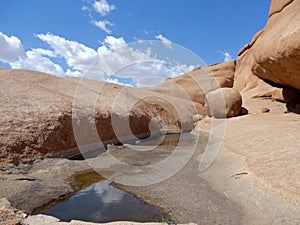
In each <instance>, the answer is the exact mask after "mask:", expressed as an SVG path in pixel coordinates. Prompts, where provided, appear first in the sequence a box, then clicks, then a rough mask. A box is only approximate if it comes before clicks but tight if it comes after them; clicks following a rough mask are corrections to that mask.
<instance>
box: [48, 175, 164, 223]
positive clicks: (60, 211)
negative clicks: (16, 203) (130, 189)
mask: <svg viewBox="0 0 300 225" xmlns="http://www.w3.org/2000/svg"><path fill="white" fill-rule="evenodd" d="M43 214H46V215H51V216H54V217H57V218H59V219H60V220H61V221H65V222H69V221H71V220H82V221H88V222H97V223H104V222H112V221H122V220H123V221H137V222H149V221H162V219H163V217H164V215H163V214H162V213H161V212H160V211H159V210H158V209H157V208H155V207H153V206H151V205H147V204H146V203H144V202H143V201H141V200H140V199H138V198H136V197H134V196H133V195H131V194H128V193H127V192H124V191H122V190H119V189H117V188H115V187H113V186H111V185H110V181H107V180H104V181H100V182H98V183H95V184H93V185H91V186H89V187H87V188H86V189H84V190H81V191H78V192H77V193H76V194H75V195H74V196H72V197H71V198H69V199H67V200H65V201H63V202H61V203H59V204H57V205H55V206H54V207H52V208H50V209H48V210H47V211H45V212H43Z"/></svg>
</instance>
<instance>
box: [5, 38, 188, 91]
mask: <svg viewBox="0 0 300 225" xmlns="http://www.w3.org/2000/svg"><path fill="white" fill-rule="evenodd" d="M1 35H2V36H1V37H2V42H1V44H2V46H4V44H3V43H5V45H6V46H15V47H14V48H6V52H5V53H6V54H4V53H3V51H2V52H1V53H0V56H1V58H0V60H1V61H4V62H8V63H9V64H10V65H11V67H12V68H19V69H30V70H37V71H41V72H45V73H49V74H53V75H57V76H73V77H86V78H90V79H95V80H103V81H108V82H112V83H118V84H125V85H126V83H127V85H128V83H130V84H132V86H134V87H144V86H153V85H157V84H159V83H161V82H162V81H163V80H164V79H165V78H168V77H174V76H177V75H179V74H181V73H183V72H188V71H190V70H192V69H193V66H190V65H186V64H184V63H176V62H175V61H172V63H171V64H170V63H167V62H166V61H165V59H161V58H159V56H157V52H152V50H151V46H153V42H147V41H146V42H143V41H138V42H136V43H132V44H128V43H127V42H126V41H125V40H124V38H123V37H114V36H106V38H105V39H104V40H103V42H102V43H101V45H100V46H99V47H98V49H96V50H95V49H92V48H90V47H87V46H85V45H84V44H82V43H79V42H76V41H72V40H67V39H65V38H64V37H60V36H58V35H53V34H50V33H47V34H36V35H35V37H37V38H39V39H40V40H42V41H44V42H45V43H47V44H48V45H49V49H42V48H32V49H30V50H28V51H26V52H24V50H23V46H22V43H21V41H20V40H19V39H18V38H17V37H8V36H7V35H5V36H4V34H2V33H1ZM4 39H5V42H3V40H4ZM16 46H17V47H16ZM156 47H157V46H156ZM163 48H165V50H164V49H163ZM158 49H159V51H160V50H162V53H163V55H168V56H170V54H168V53H167V54H166V51H173V50H170V48H169V47H168V46H166V47H165V45H164V44H161V45H159V48H158ZM184 58H186V57H184ZM55 59H64V60H65V62H66V66H67V67H66V68H65V69H63V68H62V66H61V65H58V64H56V63H54V62H53V61H52V60H55Z"/></svg>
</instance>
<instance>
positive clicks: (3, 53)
mask: <svg viewBox="0 0 300 225" xmlns="http://www.w3.org/2000/svg"><path fill="white" fill-rule="evenodd" d="M24 56H25V52H24V49H23V46H22V43H21V41H20V39H19V38H17V37H15V36H10V37H9V36H7V35H5V34H3V33H2V32H0V60H1V61H3V62H6V63H11V62H15V61H18V60H19V58H20V57H24Z"/></svg>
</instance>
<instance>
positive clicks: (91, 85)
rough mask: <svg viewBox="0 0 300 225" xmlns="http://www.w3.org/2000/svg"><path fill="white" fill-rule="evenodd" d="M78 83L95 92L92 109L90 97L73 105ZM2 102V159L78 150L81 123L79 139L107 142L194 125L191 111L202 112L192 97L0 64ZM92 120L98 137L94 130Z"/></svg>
mask: <svg viewBox="0 0 300 225" xmlns="http://www.w3.org/2000/svg"><path fill="white" fill-rule="evenodd" d="M78 86H79V87H81V89H82V93H81V94H82V95H83V96H84V97H85V98H86V99H87V100H88V99H92V98H95V96H96V99H97V101H96V104H95V106H93V105H92V107H94V108H93V109H92V110H88V108H87V107H90V106H86V105H85V103H82V104H81V103H80V102H79V104H77V105H75V106H74V105H72V104H73V101H74V96H75V93H76V88H77V87H78ZM99 87H102V90H101V91H99V90H98V89H97V88H99ZM77 95H78V93H77ZM77 98H78V96H77ZM79 99H80V96H79ZM0 102H1V103H2V106H1V108H0V115H1V116H0V124H1V127H0V164H2V163H4V162H14V161H17V160H19V159H20V158H24V157H33V156H36V155H41V154H43V155H44V154H47V153H59V152H62V151H66V150H69V152H70V153H71V154H78V150H77V149H76V147H77V143H76V141H75V138H74V133H73V129H76V124H77V125H79V126H78V127H77V129H79V130H80V131H83V130H84V129H87V130H86V132H81V133H80V135H81V137H80V138H81V140H78V138H77V142H78V141H80V142H81V144H87V145H88V144H91V143H92V142H93V141H94V140H98V139H99V137H100V139H101V141H103V142H105V141H113V140H114V141H117V140H116V138H117V137H120V136H126V135H129V134H131V133H132V134H133V135H144V136H145V135H149V132H150V131H151V132H154V131H158V130H159V129H166V130H168V129H171V130H172V129H177V130H178V129H192V128H193V122H192V120H191V117H192V116H193V115H194V114H195V113H197V111H196V107H195V104H194V103H193V102H191V101H186V100H185V99H182V98H173V97H172V96H167V95H164V94H161V93H157V92H155V91H149V90H146V89H133V88H130V87H123V86H120V85H115V84H109V83H106V84H104V83H101V82H98V81H91V80H86V81H85V82H81V83H80V79H77V78H58V77H55V76H51V75H48V74H43V73H40V72H34V71H26V70H12V69H1V70H0ZM72 107H73V110H74V108H76V107H79V110H78V111H79V112H80V113H78V114H77V115H75V116H74V114H73V121H72ZM128 107H129V108H128ZM202 111H203V110H202ZM76 116H77V117H76ZM112 118H113V119H114V123H113V124H112V121H111V119H112ZM72 122H74V124H72ZM93 124H96V127H97V131H98V134H99V135H97V137H95V135H91V132H90V129H91V127H93ZM73 125H74V126H73ZM149 126H150V127H149ZM124 127H125V128H124ZM80 138H79V139H80ZM70 150H71V151H70Z"/></svg>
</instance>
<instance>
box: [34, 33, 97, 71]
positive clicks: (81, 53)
mask: <svg viewBox="0 0 300 225" xmlns="http://www.w3.org/2000/svg"><path fill="white" fill-rule="evenodd" d="M36 36H37V37H38V38H39V39H41V40H42V41H44V42H46V43H47V44H49V45H50V47H51V48H52V49H53V52H54V53H55V54H56V55H57V56H59V57H62V58H64V59H65V60H66V63H67V65H68V66H69V67H71V68H72V69H74V70H79V71H83V70H85V69H87V67H88V66H89V65H90V64H91V63H92V62H93V61H95V60H96V59H97V58H98V53H97V52H96V51H95V50H94V49H92V48H89V47H87V46H85V45H83V44H81V43H78V42H76V41H70V40H67V39H65V38H63V37H60V36H57V35H53V34H50V33H48V34H37V35H36Z"/></svg>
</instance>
